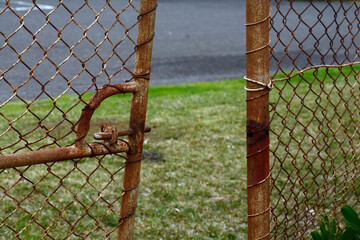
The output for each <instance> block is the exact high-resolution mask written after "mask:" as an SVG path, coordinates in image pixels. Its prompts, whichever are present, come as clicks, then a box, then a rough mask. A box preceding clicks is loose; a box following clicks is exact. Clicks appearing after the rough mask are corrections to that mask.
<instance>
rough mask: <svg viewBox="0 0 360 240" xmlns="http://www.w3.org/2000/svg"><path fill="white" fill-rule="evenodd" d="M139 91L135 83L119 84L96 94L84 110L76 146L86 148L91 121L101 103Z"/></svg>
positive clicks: (107, 87)
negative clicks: (115, 96) (111, 97)
mask: <svg viewBox="0 0 360 240" xmlns="http://www.w3.org/2000/svg"><path fill="white" fill-rule="evenodd" d="M136 90H137V86H136V84H135V83H133V82H129V83H118V84H114V85H108V86H106V87H104V88H102V89H100V90H99V91H97V92H96V94H95V95H94V96H92V97H91V99H90V100H89V101H88V103H87V105H86V106H85V107H84V109H83V110H82V113H81V116H80V120H79V124H78V125H79V127H78V129H77V132H76V142H75V145H76V146H77V147H79V148H83V147H85V145H86V143H85V138H86V136H87V134H88V132H89V129H90V120H91V117H92V115H93V114H94V112H95V110H96V109H97V108H98V107H99V106H100V104H101V102H102V101H104V100H105V99H106V98H108V97H110V96H113V95H115V94H119V93H134V92H136Z"/></svg>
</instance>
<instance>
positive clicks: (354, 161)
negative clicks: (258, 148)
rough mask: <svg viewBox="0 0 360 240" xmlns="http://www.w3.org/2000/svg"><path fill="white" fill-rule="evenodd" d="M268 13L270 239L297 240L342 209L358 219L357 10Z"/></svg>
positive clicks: (328, 6)
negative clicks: (345, 206)
mask: <svg viewBox="0 0 360 240" xmlns="http://www.w3.org/2000/svg"><path fill="white" fill-rule="evenodd" d="M271 8H272V14H271V20H270V36H271V39H272V43H271V49H270V66H271V68H273V69H274V68H276V71H275V72H274V74H273V79H272V81H273V82H274V88H273V90H272V92H271V97H270V106H271V107H270V108H271V113H270V114H271V130H270V131H271V135H272V136H271V153H272V163H271V164H272V187H271V202H272V222H271V223H272V224H271V225H272V234H271V237H272V238H273V239H303V238H309V234H310V231H311V230H313V229H317V222H316V221H317V220H320V219H321V218H322V217H323V216H324V215H328V216H329V217H336V218H337V219H338V220H341V216H340V215H341V214H340V207H341V206H342V205H343V204H349V205H351V206H353V207H354V208H355V210H356V211H357V212H360V204H359V203H360V161H359V160H360V129H359V124H360V65H359V63H358V61H359V53H360V33H359V32H360V8H359V3H357V2H355V1H347V2H345V1H341V2H338V1H331V2H325V1H320V2H313V1H310V2H305V3H304V2H295V1H285V0H284V1H281V0H273V1H271Z"/></svg>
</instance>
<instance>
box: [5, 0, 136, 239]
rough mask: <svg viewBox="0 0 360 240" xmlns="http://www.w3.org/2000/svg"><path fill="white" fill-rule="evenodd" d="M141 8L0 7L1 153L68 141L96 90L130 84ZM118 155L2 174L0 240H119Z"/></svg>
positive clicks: (117, 4)
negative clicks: (106, 86) (116, 239)
mask: <svg viewBox="0 0 360 240" xmlns="http://www.w3.org/2000/svg"><path fill="white" fill-rule="evenodd" d="M40 2H41V3H44V4H40ZM139 2H140V1H132V0H129V1H110V0H108V1H95V0H93V1H90V0H84V1H61V0H59V1H55V0H54V1H12V0H10V1H9V0H6V1H5V0H1V1H0V70H1V71H0V92H1V93H0V101H1V105H0V141H1V144H0V154H1V155H4V154H12V153H20V152H28V151H34V150H39V149H48V148H55V147H64V146H68V145H73V144H74V142H75V138H76V129H77V127H78V121H79V117H80V113H81V109H83V108H84V106H85V105H86V103H87V101H88V100H89V98H90V96H91V95H93V92H95V91H97V90H98V89H100V88H101V87H103V86H104V85H110V84H115V83H120V82H124V81H130V80H132V79H133V77H134V73H133V68H134V60H135V52H136V46H137V45H136V38H137V26H138V22H139V19H140V18H139V17H138V16H139V15H140V13H139ZM116 155H117V156H118V157H119V158H116V156H115V155H108V156H101V157H96V158H93V159H91V160H89V159H80V160H76V161H75V160H70V161H66V162H61V163H48V164H40V165H33V166H27V167H17V168H9V169H3V170H0V208H1V211H0V239H84V238H89V239H109V238H112V239H114V238H116V234H117V233H116V229H117V228H118V226H119V224H121V221H120V220H121V219H120V217H119V214H120V210H119V209H120V199H121V196H122V195H123V194H124V191H123V189H122V182H123V171H122V169H123V168H124V166H125V163H124V159H122V158H125V157H124V156H122V155H120V154H116Z"/></svg>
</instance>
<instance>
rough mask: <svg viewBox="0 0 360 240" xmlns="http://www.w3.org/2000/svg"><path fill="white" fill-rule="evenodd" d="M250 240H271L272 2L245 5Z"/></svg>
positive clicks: (254, 1)
mask: <svg viewBox="0 0 360 240" xmlns="http://www.w3.org/2000/svg"><path fill="white" fill-rule="evenodd" d="M246 57H247V60H246V61H247V64H246V65H247V66H246V77H245V79H246V81H247V84H246V91H247V96H246V102H247V106H246V107H247V117H246V129H247V130H246V131H247V189H248V239H270V191H269V189H270V170H269V91H270V83H269V79H270V78H269V1H268V0H247V1H246Z"/></svg>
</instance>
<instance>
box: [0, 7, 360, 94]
mask: <svg viewBox="0 0 360 240" xmlns="http://www.w3.org/2000/svg"><path fill="white" fill-rule="evenodd" d="M37 2H38V4H40V5H39V6H40V8H41V9H42V10H43V12H44V13H48V12H49V11H51V10H52V8H53V6H56V5H57V4H58V1H57V0H38V1H37ZM102 2H103V1H96V0H90V1H89V3H90V5H91V6H92V7H93V8H94V9H95V10H96V11H99V10H100V9H101V8H102V6H103V5H104V4H103V3H102ZM135 2H136V1H135ZM284 2H285V3H283V4H282V5H280V6H278V7H280V9H281V12H282V13H284V14H287V20H286V27H284V22H283V19H282V18H281V17H280V14H279V13H277V9H278V7H277V6H276V5H274V4H272V14H273V15H276V16H278V17H279V18H275V20H274V29H273V30H272V32H271V39H272V43H271V44H272V45H273V46H275V48H274V52H273V54H274V55H275V57H276V58H277V59H279V60H280V59H282V61H280V63H279V64H280V66H281V67H282V68H283V69H284V70H291V69H292V68H293V67H294V66H293V64H292V62H293V61H292V59H295V61H296V66H295V67H297V68H299V69H300V68H303V67H307V66H309V65H310V64H323V63H327V64H334V63H341V62H343V61H345V62H346V61H348V60H349V59H351V58H355V57H356V55H357V54H358V51H359V49H358V46H359V45H360V38H359V37H357V38H355V37H354V36H355V35H356V34H357V32H358V31H359V23H358V20H357V19H356V15H358V12H355V11H354V10H351V11H347V10H346V9H347V6H349V3H345V7H343V8H340V7H339V5H338V3H332V5H331V7H327V8H326V10H325V12H324V13H323V14H321V15H320V17H319V12H318V10H317V9H322V8H324V6H325V5H324V4H326V3H316V8H313V7H311V8H307V6H308V3H307V2H296V3H293V7H294V9H295V10H296V11H288V10H289V4H288V3H286V1H284ZM82 3H83V1H79V0H77V1H75V0H73V1H66V6H68V7H69V10H70V11H75V9H77V8H79V7H80V6H81V4H82ZM113 3H114V4H113V5H114V7H115V8H118V9H121V8H122V7H123V6H121V5H122V4H124V3H126V1H113ZM158 4H159V6H158V9H157V19H156V36H155V40H154V49H153V62H152V75H151V77H152V79H151V84H153V85H159V84H169V83H178V82H193V81H206V80H218V79H233V78H239V77H242V76H244V75H245V68H246V57H245V45H246V43H245V26H244V24H245V0H221V1H219V0H196V1H194V0H158ZM4 7H5V1H4V0H0V11H1V9H4ZM12 8H13V9H14V10H15V12H16V14H18V15H19V16H23V15H24V14H25V13H26V11H27V10H28V9H29V8H31V1H30V0H23V1H13V4H12ZM296 12H299V13H300V12H303V14H302V15H301V19H300V18H299V16H298V15H297V14H296ZM344 13H346V15H347V18H348V19H350V22H351V19H353V20H354V22H353V23H349V22H347V21H344ZM100 16H101V17H100V20H99V21H100V22H101V23H102V24H103V26H105V27H110V26H111V24H112V23H113V22H114V17H115V14H114V12H112V11H111V10H110V9H109V8H106V9H105V10H104V13H103V14H101V15H100ZM126 16H127V17H129V19H131V18H134V17H135V16H136V12H135V11H132V10H131V8H129V9H128V10H127V15H126ZM334 16H335V17H334ZM70 17H71V15H70V13H69V11H68V9H66V8H64V7H59V8H58V9H57V10H56V11H55V12H54V14H52V15H50V21H51V22H52V23H53V26H50V25H47V26H45V27H44V28H43V29H42V27H43V26H44V23H45V22H46V21H45V16H44V14H42V13H41V11H40V10H36V9H35V10H33V11H32V13H31V14H29V15H28V16H26V17H24V23H25V24H24V26H25V27H26V28H25V27H24V26H23V27H22V28H21V29H20V30H19V31H18V32H17V33H16V34H14V35H11V33H12V32H14V31H15V30H16V29H18V28H19V27H20V26H21V24H20V22H21V21H20V20H19V17H17V16H16V15H15V14H14V13H13V12H11V11H9V10H7V11H4V12H3V13H2V14H1V15H0V23H1V24H0V33H2V34H0V69H2V70H6V69H9V68H11V66H12V65H13V64H14V63H16V62H18V61H20V63H19V64H17V65H16V66H15V67H14V68H11V69H10V70H9V71H7V72H6V73H5V74H4V79H3V80H1V81H0V99H1V100H6V99H7V98H9V97H10V96H11V95H12V94H13V92H14V88H18V90H17V93H18V95H19V96H21V97H24V98H26V99H34V98H36V97H45V96H46V95H45V94H41V95H40V96H39V92H41V90H42V89H44V90H45V91H46V92H47V93H49V94H50V95H52V96H56V95H58V94H60V93H62V92H65V91H67V93H70V94H71V93H75V92H81V91H84V90H85V89H87V88H89V87H90V90H94V89H95V86H94V84H93V82H94V79H96V84H97V86H98V87H99V86H102V85H104V84H106V83H108V79H109V76H110V78H111V76H112V75H113V74H116V72H117V71H118V69H119V68H121V66H122V61H121V60H120V59H119V58H117V57H116V56H113V57H111V55H112V53H113V51H112V49H113V46H111V44H109V43H108V42H105V43H104V44H101V45H99V47H98V48H97V51H98V55H96V56H93V57H91V56H92V54H93V53H94V50H95V49H96V47H95V46H96V45H97V44H99V43H100V42H101V41H102V39H104V31H103V30H102V29H101V27H100V26H99V25H98V24H95V25H94V26H93V27H92V28H90V30H88V31H87V39H84V40H83V41H82V43H81V44H76V42H77V41H79V40H80V39H82V38H83V37H84V34H83V32H84V30H83V29H86V28H87V27H88V26H89V25H90V24H91V23H92V22H93V21H94V17H95V15H94V14H93V12H91V11H90V10H89V8H88V7H87V6H85V7H84V8H83V10H81V11H79V12H78V13H76V14H75V17H74V19H75V20H76V23H77V24H75V23H74V22H72V23H70V24H68V25H67V26H66V28H64V29H62V31H61V39H63V40H64V42H65V43H66V44H68V46H67V45H66V44H65V43H64V42H62V41H57V39H58V31H56V29H58V30H59V29H61V28H62V26H64V25H65V24H67V22H68V21H69V19H70ZM319 18H320V20H321V22H322V23H320V24H315V23H316V22H317V21H318V19H319ZM121 20H122V21H123V22H124V24H125V25H126V27H129V26H131V24H132V22H131V21H130V20H128V19H127V18H124V19H121ZM338 24H341V26H340V28H339V27H337V25H338ZM324 26H328V27H324ZM350 26H351V27H350ZM81 28H83V29H81ZM117 28H118V29H117ZM349 28H351V29H349ZM39 29H42V30H41V31H39V32H38V30H39ZM309 29H311V34H310V35H309V36H308V33H309ZM293 30H295V35H292V34H291V31H293ZM29 32H32V33H36V32H37V34H36V40H37V42H38V43H39V44H37V43H36V44H33V45H32V46H31V47H30V48H29V49H28V50H27V51H26V52H24V53H22V54H21V58H19V57H18V54H17V53H16V52H15V50H16V51H17V52H18V53H21V52H22V51H24V50H25V49H27V46H29V45H31V44H32V42H33V37H32V36H31V34H29ZM5 36H7V37H8V41H7V43H5ZM109 36H110V38H111V39H112V40H113V41H114V42H116V41H119V40H121V39H122V38H123V37H124V36H125V35H124V30H123V29H121V27H119V26H116V27H114V28H113V29H112V30H111V31H110V32H109ZM129 36H130V37H131V38H132V39H136V32H135V31H130V35H129ZM278 36H280V37H281V38H280V39H281V41H279V40H277V39H278V38H277V37H278ZM352 41H354V42H355V44H353V43H352ZM54 43H55V44H54ZM120 45H121V46H120ZM120 45H119V46H118V47H117V52H118V53H119V55H121V56H120V57H122V58H123V61H124V60H125V59H126V56H127V54H130V53H131V51H130V50H131V49H132V48H133V45H132V43H131V42H130V41H129V40H128V39H126V40H125V41H124V42H123V43H122V44H120ZM1 46H2V47H1ZM51 46H53V47H51ZM69 46H70V47H69ZM71 46H73V47H71ZM314 46H315V47H316V49H315V48H314ZM49 47H50V48H49ZM14 49H15V50H14ZM44 49H49V50H48V51H46V54H45V52H44ZM71 51H72V52H73V54H74V55H72V56H70V57H69V55H70V52H71ZM285 51H286V54H285ZM334 53H335V57H333V55H334ZM45 55H46V56H47V57H48V58H44V56H45ZM75 56H76V57H75ZM289 56H290V57H289ZM321 56H324V57H321ZM100 58H102V59H103V60H104V59H107V64H106V66H105V69H106V71H102V69H103V67H104V66H103V65H102V61H101V59H100ZM49 59H50V60H49ZM87 59H89V60H87ZM131 61H133V58H130V60H128V61H127V62H126V66H127V67H128V68H129V69H131V68H132V67H133V65H132V63H131ZM39 62H41V64H40V65H39V66H37V65H38V63H39ZM35 66H37V67H36V68H35V70H34V71H33V72H30V73H29V69H34V67H35ZM270 66H271V68H270V69H271V71H275V70H276V69H277V67H278V63H277V62H275V61H272V62H271V65H270ZM56 72H59V73H61V74H59V73H58V74H56ZM129 77H130V75H129V74H128V73H127V71H126V70H125V71H122V72H121V73H120V74H116V76H115V77H114V78H112V82H119V81H123V79H128V78H129ZM49 79H52V80H51V81H50V82H49V81H48V80H49ZM24 81H25V83H24ZM70 83H71V84H70ZM70 86H71V87H70ZM19 87H20V88H19Z"/></svg>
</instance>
